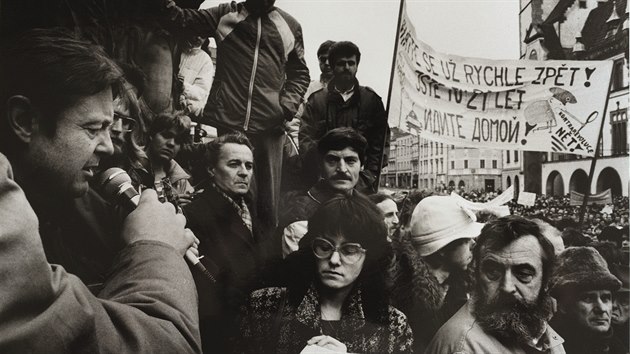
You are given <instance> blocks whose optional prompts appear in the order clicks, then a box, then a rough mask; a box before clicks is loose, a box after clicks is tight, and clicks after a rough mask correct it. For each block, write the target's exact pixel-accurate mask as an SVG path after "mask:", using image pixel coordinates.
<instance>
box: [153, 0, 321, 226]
mask: <svg viewBox="0 0 630 354" xmlns="http://www.w3.org/2000/svg"><path fill="white" fill-rule="evenodd" d="M160 1H161V2H162V4H163V8H162V11H163V16H164V17H165V18H166V19H167V20H168V21H167V22H168V24H166V26H167V27H169V28H170V29H171V30H172V31H177V32H180V33H181V34H183V35H186V36H192V35H199V36H204V37H208V36H210V37H214V38H215V40H216V42H217V66H216V74H215V77H214V82H213V83H212V88H211V90H210V97H209V98H208V103H207V105H206V108H205V110H204V114H203V117H201V118H200V121H201V122H202V123H204V124H210V125H212V126H216V127H217V129H218V133H219V135H223V134H226V133H228V132H231V131H241V132H244V133H245V134H246V135H247V137H248V138H249V140H250V141H251V142H252V144H253V146H254V162H255V165H256V171H255V181H254V182H255V185H254V186H252V187H253V191H254V192H255V193H254V194H255V196H256V204H257V211H258V218H259V220H261V222H263V223H266V224H267V225H261V226H262V227H263V228H264V229H267V230H270V229H272V228H274V227H275V226H276V223H277V205H278V198H279V191H280V176H281V169H282V148H283V144H284V124H285V122H286V121H290V120H291V119H292V118H293V117H294V116H295V113H296V112H297V110H298V107H299V105H300V103H301V102H302V98H303V96H304V93H305V92H306V89H307V87H308V84H309V81H310V78H309V74H308V68H307V66H306V62H305V60H304V44H303V40H302V28H301V26H300V24H299V23H298V22H297V21H296V20H295V19H294V18H293V17H292V16H291V15H289V14H288V13H286V12H284V11H283V10H281V9H279V8H277V7H275V6H274V3H275V0H246V1H244V2H240V3H236V2H234V1H233V2H231V3H225V4H220V5H219V6H216V7H212V8H209V9H202V10H191V9H183V8H180V7H178V6H177V5H176V4H175V2H174V1H173V0H160Z"/></svg>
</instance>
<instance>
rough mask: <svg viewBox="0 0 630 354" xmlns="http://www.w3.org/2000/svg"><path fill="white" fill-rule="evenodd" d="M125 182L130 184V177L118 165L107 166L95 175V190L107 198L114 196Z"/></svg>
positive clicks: (110, 198)
mask: <svg viewBox="0 0 630 354" xmlns="http://www.w3.org/2000/svg"><path fill="white" fill-rule="evenodd" d="M125 183H129V184H131V177H129V175H128V174H127V172H126V171H125V170H123V169H122V168H118V167H112V168H108V169H107V170H105V171H103V172H102V173H100V174H99V175H98V176H96V188H97V191H98V192H99V193H100V194H101V195H102V196H104V197H105V199H108V200H112V199H114V198H116V196H117V195H118V193H119V192H120V187H121V186H122V185H123V184H125Z"/></svg>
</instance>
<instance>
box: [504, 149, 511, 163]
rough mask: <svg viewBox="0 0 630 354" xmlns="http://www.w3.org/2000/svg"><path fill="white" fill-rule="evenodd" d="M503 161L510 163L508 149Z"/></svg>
mask: <svg viewBox="0 0 630 354" xmlns="http://www.w3.org/2000/svg"><path fill="white" fill-rule="evenodd" d="M505 163H510V151H506V152H505Z"/></svg>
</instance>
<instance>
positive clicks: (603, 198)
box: [569, 189, 612, 206]
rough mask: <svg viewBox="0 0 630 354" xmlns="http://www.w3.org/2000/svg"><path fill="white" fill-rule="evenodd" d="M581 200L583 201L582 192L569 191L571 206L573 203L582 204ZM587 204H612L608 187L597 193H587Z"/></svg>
mask: <svg viewBox="0 0 630 354" xmlns="http://www.w3.org/2000/svg"><path fill="white" fill-rule="evenodd" d="M583 201H584V194H582V193H578V192H576V191H571V194H570V199H569V205H572V206H573V205H582V202H583ZM587 204H588V205H593V204H601V205H606V204H612V194H611V193H610V189H606V190H605V191H603V192H600V193H597V194H591V195H589V196H588V201H587Z"/></svg>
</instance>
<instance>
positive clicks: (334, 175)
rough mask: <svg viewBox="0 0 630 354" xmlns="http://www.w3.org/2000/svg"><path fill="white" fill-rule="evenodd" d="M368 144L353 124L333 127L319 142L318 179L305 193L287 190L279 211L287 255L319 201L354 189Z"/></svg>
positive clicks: (304, 230) (296, 245)
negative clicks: (283, 203) (344, 126)
mask: <svg viewBox="0 0 630 354" xmlns="http://www.w3.org/2000/svg"><path fill="white" fill-rule="evenodd" d="M366 146H367V141H366V140H365V138H364V137H362V136H361V135H360V134H359V133H357V132H356V131H355V130H354V129H352V128H337V129H333V130H331V131H329V132H328V133H326V135H324V137H322V139H321V140H320V141H319V142H318V143H317V152H318V156H319V169H320V170H319V176H320V180H319V182H317V183H315V185H313V186H312V187H311V188H310V189H309V190H308V191H306V193H305V192H296V193H288V194H287V196H286V198H285V200H286V203H285V206H284V208H283V209H282V210H283V212H281V214H280V226H279V227H278V230H279V233H281V237H282V255H283V256H284V257H286V256H287V255H288V254H289V253H291V252H294V251H296V250H297V249H298V243H299V241H300V240H301V239H302V237H303V236H304V235H305V234H306V231H307V230H308V226H307V220H308V218H310V217H311V216H312V215H313V213H314V212H315V210H316V209H317V208H318V207H319V205H320V204H322V203H324V202H325V201H327V200H329V199H331V198H332V197H334V196H335V195H338V194H349V193H353V192H354V187H355V186H356V185H357V182H358V181H359V173H360V171H361V170H363V163H364V161H365V149H366Z"/></svg>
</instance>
